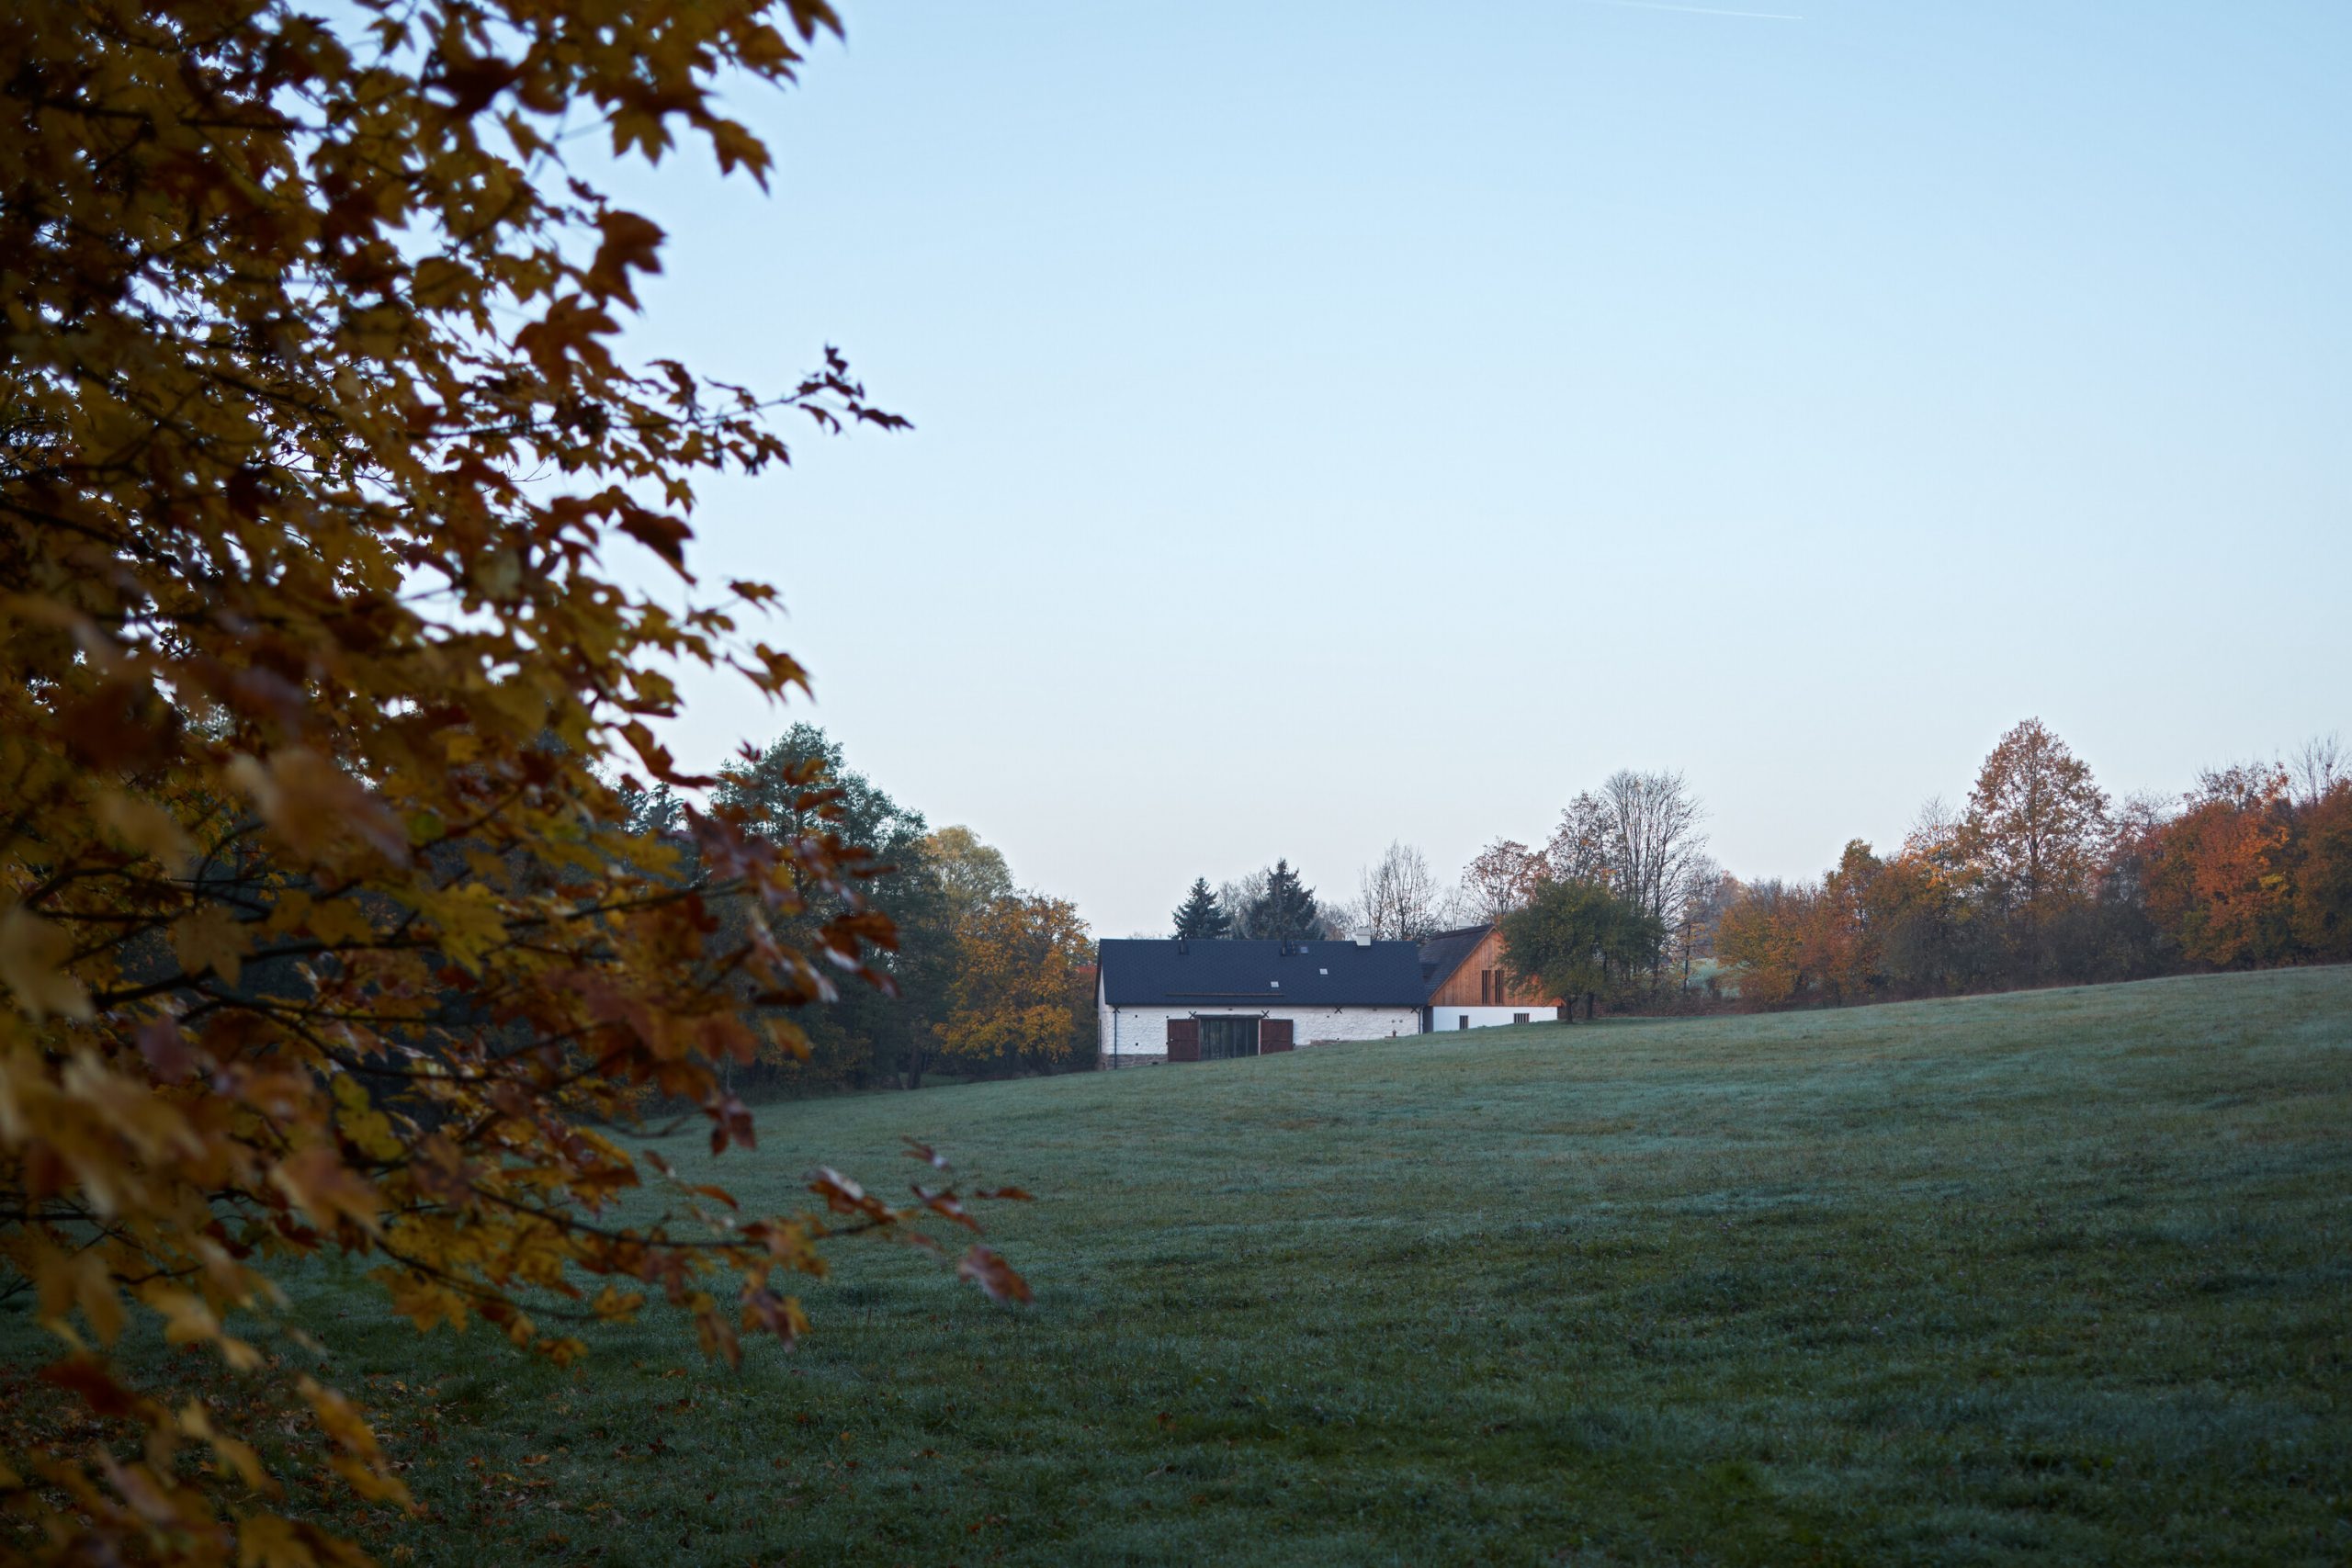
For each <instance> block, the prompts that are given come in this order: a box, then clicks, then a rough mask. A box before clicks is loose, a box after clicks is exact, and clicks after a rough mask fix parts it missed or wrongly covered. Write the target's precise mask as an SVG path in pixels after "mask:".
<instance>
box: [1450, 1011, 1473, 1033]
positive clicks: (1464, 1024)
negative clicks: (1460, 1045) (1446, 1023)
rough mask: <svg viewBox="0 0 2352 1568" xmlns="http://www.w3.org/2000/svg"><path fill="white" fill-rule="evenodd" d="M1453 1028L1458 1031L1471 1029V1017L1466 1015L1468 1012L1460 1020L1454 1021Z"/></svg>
mask: <svg viewBox="0 0 2352 1568" xmlns="http://www.w3.org/2000/svg"><path fill="white" fill-rule="evenodd" d="M1453 1027H1454V1028H1456V1029H1467V1028H1469V1027H1470V1015H1469V1014H1468V1013H1466V1012H1465V1013H1464V1014H1463V1015H1462V1016H1461V1017H1460V1018H1457V1019H1455V1020H1454V1021H1453Z"/></svg>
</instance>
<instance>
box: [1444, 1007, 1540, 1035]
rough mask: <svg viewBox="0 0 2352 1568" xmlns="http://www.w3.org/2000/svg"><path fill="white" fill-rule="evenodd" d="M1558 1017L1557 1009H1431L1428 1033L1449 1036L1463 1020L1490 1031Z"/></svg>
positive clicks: (1473, 1027) (1472, 1026) (1460, 1025)
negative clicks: (1523, 1021)
mask: <svg viewBox="0 0 2352 1568" xmlns="http://www.w3.org/2000/svg"><path fill="white" fill-rule="evenodd" d="M1559 1016H1560V1010H1559V1009H1558V1008H1547V1007H1527V1006H1523V1005H1522V1006H1520V1007H1498V1008H1451V1007H1433V1008H1431V1009H1430V1032H1431V1033H1433V1034H1451V1033H1453V1032H1454V1031H1455V1030H1457V1029H1460V1028H1462V1027H1463V1022H1462V1021H1463V1020H1464V1019H1465V1018H1466V1019H1468V1020H1469V1021H1470V1023H1469V1027H1470V1028H1472V1029H1491V1028H1493V1027H1495V1026H1496V1025H1498V1024H1505V1023H1517V1022H1519V1021H1520V1020H1521V1018H1524V1019H1525V1020H1526V1021H1528V1022H1530V1023H1553V1022H1556V1021H1558V1019H1559Z"/></svg>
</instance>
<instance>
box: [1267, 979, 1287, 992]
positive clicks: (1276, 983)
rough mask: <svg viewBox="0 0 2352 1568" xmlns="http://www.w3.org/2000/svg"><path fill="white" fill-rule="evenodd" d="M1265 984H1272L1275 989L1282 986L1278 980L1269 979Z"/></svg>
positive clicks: (1279, 988)
mask: <svg viewBox="0 0 2352 1568" xmlns="http://www.w3.org/2000/svg"><path fill="white" fill-rule="evenodd" d="M1266 984H1268V985H1270V986H1272V987H1273V988H1274V989H1276V990H1277V991H1279V990H1281V989H1282V988H1283V983H1282V982H1281V981H1280V980H1269V981H1267V982H1266Z"/></svg>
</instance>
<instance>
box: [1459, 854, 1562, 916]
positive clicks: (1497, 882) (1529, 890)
mask: <svg viewBox="0 0 2352 1568" xmlns="http://www.w3.org/2000/svg"><path fill="white" fill-rule="evenodd" d="M1543 881H1544V857H1543V855H1542V854H1540V853H1538V852H1535V851H1533V850H1531V849H1529V848H1528V847H1527V846H1526V845H1525V844H1522V843H1521V842H1520V841H1519V840H1516V839H1498V840H1495V841H1494V842H1493V843H1491V844H1488V845H1487V847H1486V848H1485V849H1483V850H1480V851H1479V852H1478V853H1477V855H1476V858H1475V859H1473V860H1472V861H1471V862H1470V863H1469V865H1467V866H1466V867H1464V870H1463V873H1462V891H1461V897H1462V902H1463V906H1464V908H1463V911H1462V912H1463V914H1464V916H1465V917H1467V918H1468V919H1472V920H1475V921H1479V922H1492V921H1495V920H1499V919H1502V918H1503V917H1504V916H1505V915H1508V914H1510V912H1511V911H1512V910H1513V909H1518V908H1525V907H1526V904H1527V901H1528V899H1530V898H1532V897H1534V895H1535V889H1536V888H1537V886H1540V885H1541V884H1542V883H1543Z"/></svg>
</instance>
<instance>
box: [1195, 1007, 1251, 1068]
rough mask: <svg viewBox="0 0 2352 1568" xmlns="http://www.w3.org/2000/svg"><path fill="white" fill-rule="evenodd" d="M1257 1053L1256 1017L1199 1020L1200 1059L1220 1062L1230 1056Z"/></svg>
mask: <svg viewBox="0 0 2352 1568" xmlns="http://www.w3.org/2000/svg"><path fill="white" fill-rule="evenodd" d="M1257 1054H1258V1021H1257V1019H1256V1018H1254V1017H1251V1018H1204V1019H1203V1020H1201V1060H1202V1061H1204V1062H1222V1061H1225V1060H1226V1059H1227V1058H1228V1057H1232V1056H1254V1055H1257Z"/></svg>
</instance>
